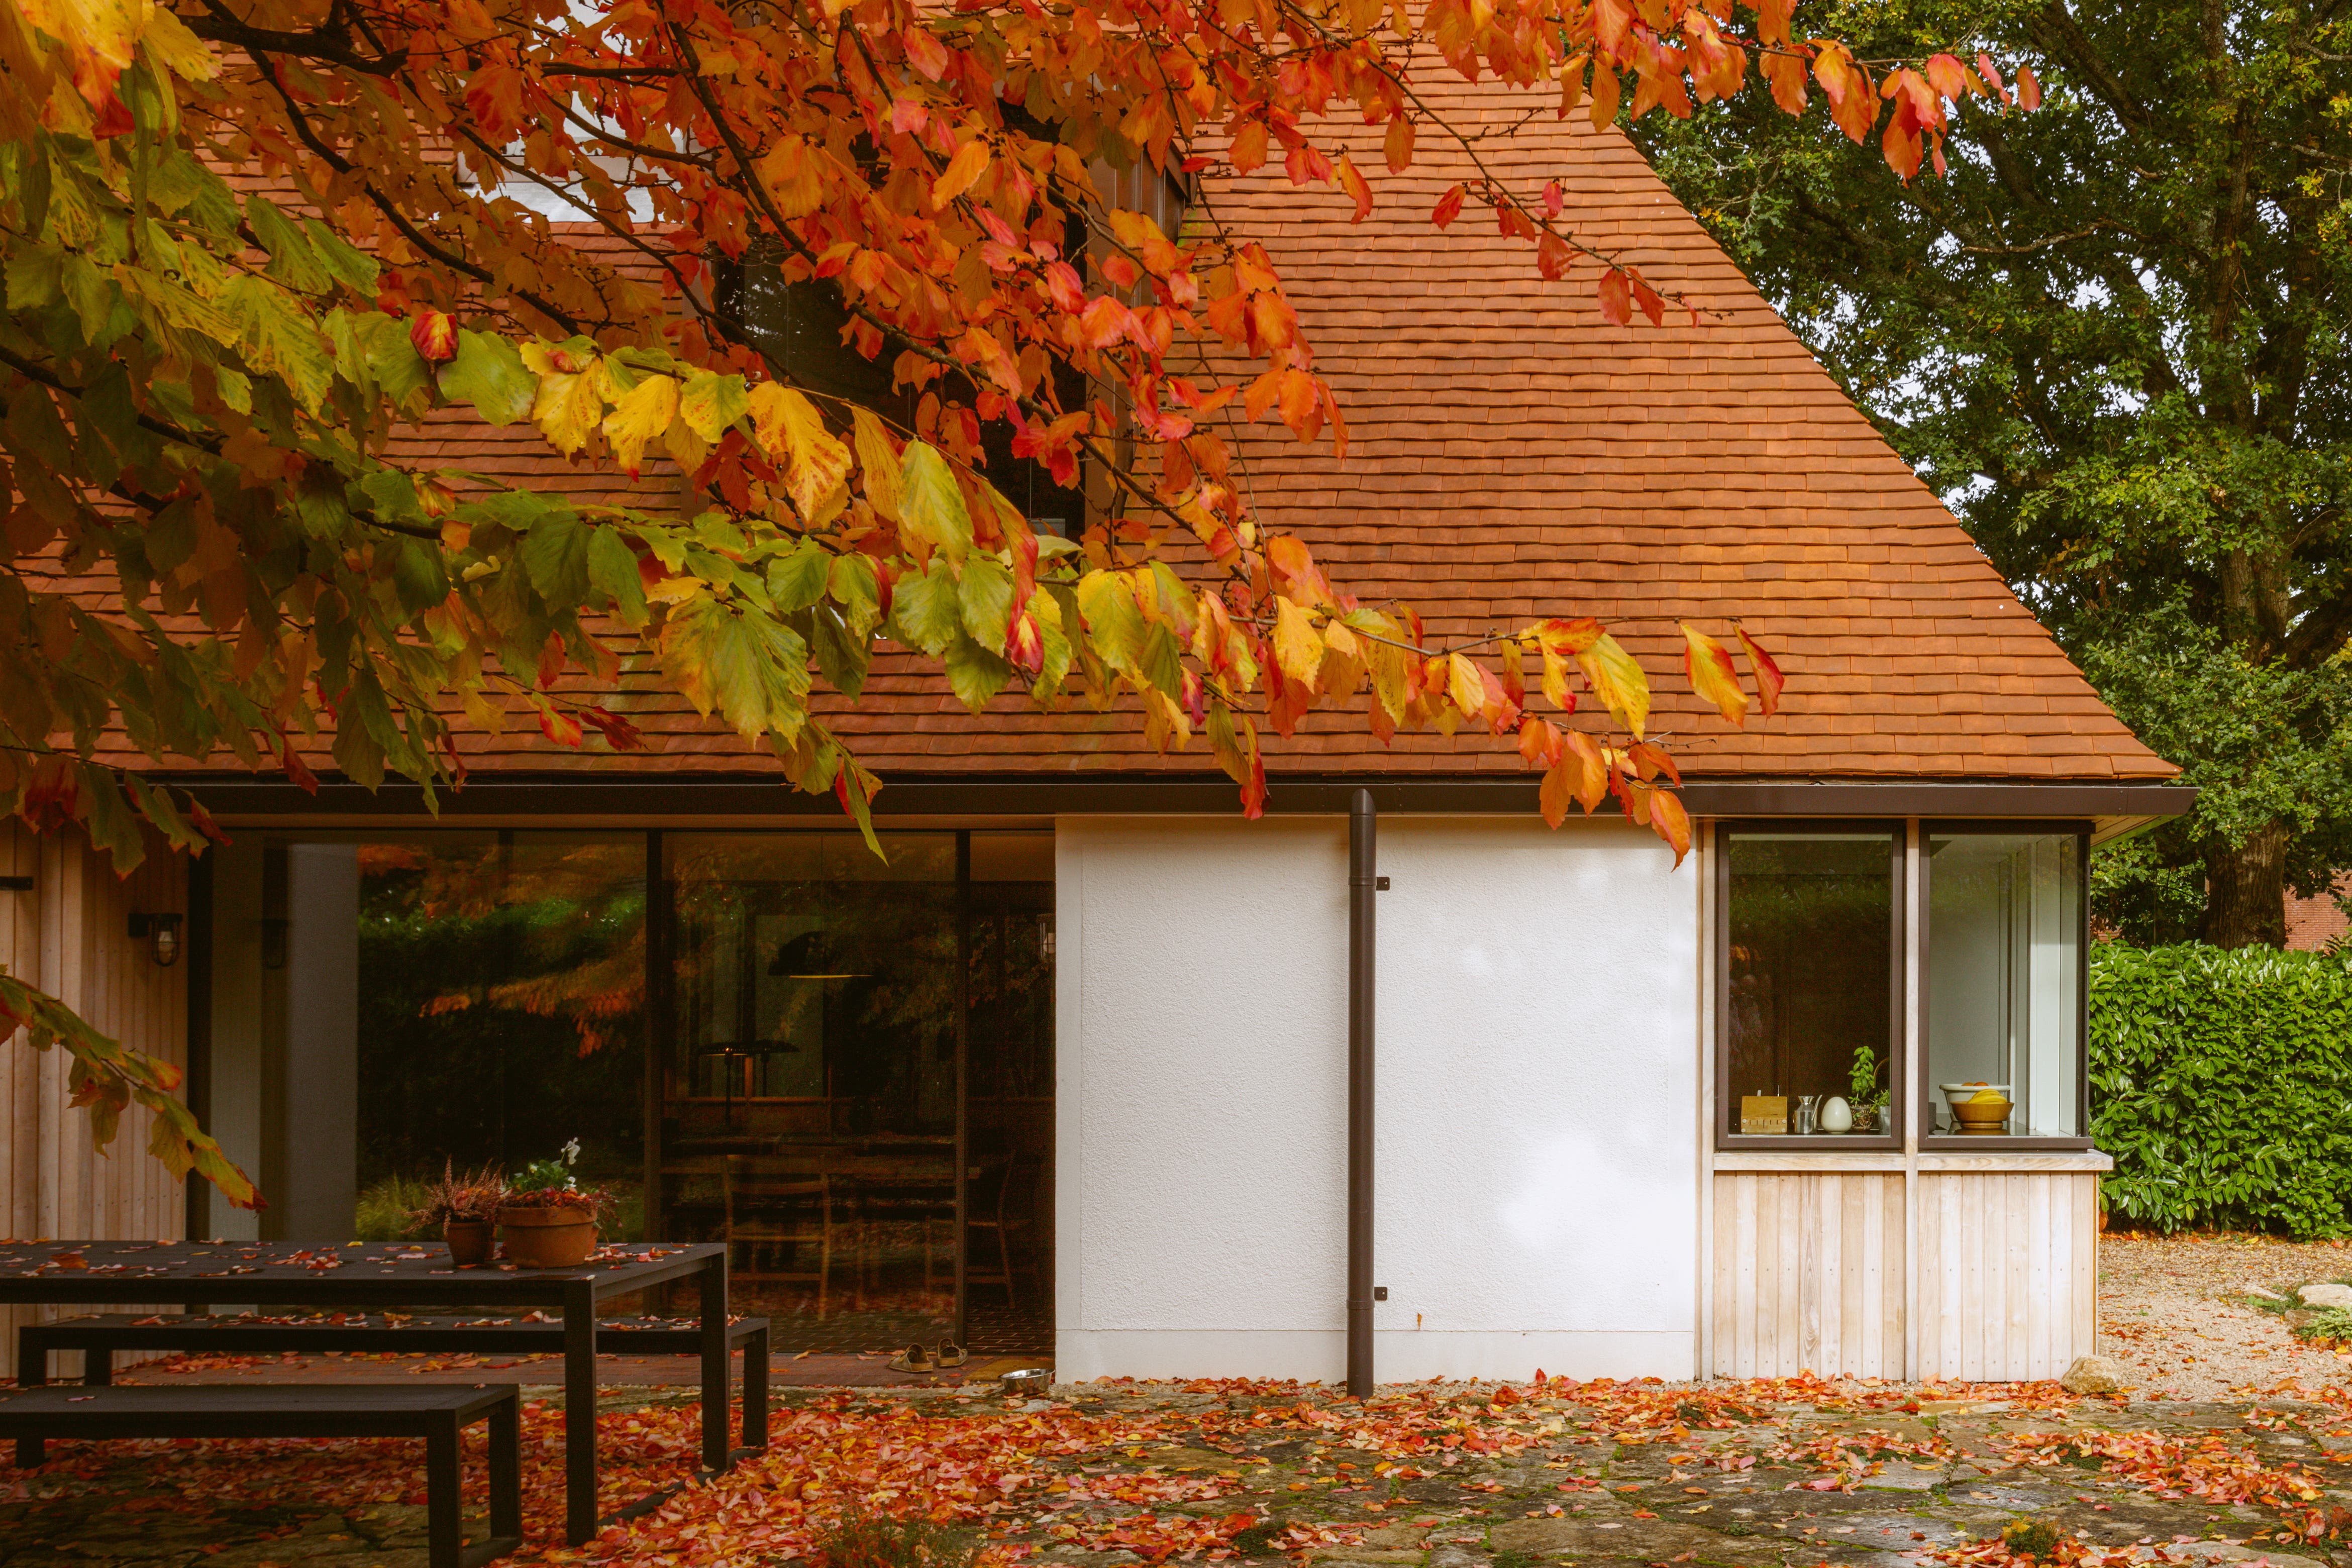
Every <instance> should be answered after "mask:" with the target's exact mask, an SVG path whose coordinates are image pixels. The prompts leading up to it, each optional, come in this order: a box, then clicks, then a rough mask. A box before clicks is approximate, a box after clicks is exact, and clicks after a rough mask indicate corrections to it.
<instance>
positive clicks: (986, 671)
mask: <svg viewBox="0 0 2352 1568" xmlns="http://www.w3.org/2000/svg"><path fill="white" fill-rule="evenodd" d="M947 671H948V686H949V688H950V690H952V691H953V692H954V693H955V695H956V696H957V698H958V699H959V700H960V701H961V702H962V704H963V706H966V707H968V708H970V709H971V711H972V712H974V713H978V712H980V710H981V709H982V708H984V707H986V706H988V703H989V699H990V698H991V697H993V696H994V695H996V694H997V693H999V692H1001V691H1003V689H1004V687H1005V685H1006V684H1007V683H1008V682H1010V681H1011V680H1012V679H1013V676H1014V675H1016V674H1020V672H1019V671H1018V670H1015V669H1014V668H1013V666H1012V665H1011V664H1007V663H1006V662H1005V661H1004V659H1003V657H1002V656H1001V655H998V654H995V653H990V652H989V651H988V650H987V649H985V648H983V647H982V646H981V645H980V644H979V643H975V642H973V641H972V640H971V638H970V637H968V636H965V635H963V634H962V633H961V632H959V633H958V634H957V636H956V640H955V641H954V642H953V643H950V645H949V647H948V653H947Z"/></svg>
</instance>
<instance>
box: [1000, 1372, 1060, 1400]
mask: <svg viewBox="0 0 2352 1568" xmlns="http://www.w3.org/2000/svg"><path fill="white" fill-rule="evenodd" d="M996 1381H997V1382H998V1383H1000V1384H1002V1385H1003V1387H1004V1392H1005V1395H1006V1396H1007V1397H1009V1398H1013V1399H1036V1398H1041V1397H1043V1396H1044V1395H1045V1390H1046V1389H1048V1388H1050V1387H1052V1386H1053V1385H1054V1369H1053V1368H1052V1367H1050V1366H1023V1367H1016V1368H1015V1369H1014V1370H1013V1371H1011V1372H1008V1373H1006V1374H1005V1375H1003V1376H1002V1377H1000V1378H998V1379H997V1380H996Z"/></svg>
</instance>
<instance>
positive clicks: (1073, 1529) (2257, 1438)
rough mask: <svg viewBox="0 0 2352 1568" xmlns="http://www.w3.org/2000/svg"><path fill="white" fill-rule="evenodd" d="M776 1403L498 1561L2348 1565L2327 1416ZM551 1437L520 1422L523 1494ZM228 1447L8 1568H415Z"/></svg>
mask: <svg viewBox="0 0 2352 1568" xmlns="http://www.w3.org/2000/svg"><path fill="white" fill-rule="evenodd" d="M780 1403H781V1405H782V1409H781V1410H780V1412H779V1417H778V1423H777V1434H778V1441H777V1443H776V1444H775V1446H774V1447H773V1448H771V1449H770V1450H769V1451H768V1453H767V1454H766V1455H764V1456H761V1457H760V1458H756V1459H753V1460H751V1461H747V1462H746V1463H745V1464H743V1465H741V1466H739V1467H738V1469H735V1470H734V1471H732V1472H730V1473H729V1474H728V1475H726V1476H723V1477H720V1478H719V1479H718V1480H717V1481H715V1482H714V1483H712V1484H710V1485H708V1486H697V1487H692V1488H688V1489H687V1490H683V1491H681V1492H679V1493H678V1494H677V1495H676V1496H674V1497H673V1498H671V1499H670V1500H668V1501H667V1503H665V1504H663V1505H662V1506H661V1507H660V1508H659V1509H657V1510H656V1511H654V1512H653V1513H651V1514H650V1515H648V1516H646V1517H644V1518H641V1519H638V1520H635V1521H631V1522H629V1523H626V1524H618V1523H616V1524H614V1525H613V1526H612V1527H610V1528H609V1529H608V1530H607V1531H605V1532H604V1535H603V1536H602V1537H601V1538H600V1539H599V1540H598V1541H597V1542H594V1543H593V1545H592V1546H590V1547H589V1548H587V1549H586V1550H585V1551H584V1552H582V1553H580V1554H578V1555H577V1556H576V1557H575V1556H574V1555H573V1554H572V1553H569V1552H565V1551H564V1550H563V1549H562V1547H561V1546H560V1545H559V1544H558V1543H557V1542H556V1541H555V1540H554V1538H553V1536H552V1535H551V1527H552V1522H553V1521H552V1520H551V1519H550V1518H548V1517H545V1516H546V1515H547V1514H548V1512H549V1510H548V1508H547V1507H546V1505H545V1503H544V1501H543V1500H541V1501H540V1502H538V1503H536V1504H534V1514H533V1519H532V1527H533V1530H534V1531H535V1533H534V1536H533V1538H532V1540H531V1541H530V1542H528V1543H527V1544H526V1547H525V1549H524V1551H523V1552H522V1554H521V1556H520V1558H519V1559H517V1561H524V1562H551V1561H586V1562H592V1563H625V1564H630V1565H633V1568H635V1565H638V1564H643V1565H645V1568H653V1565H654V1564H656V1563H725V1564H730V1565H731V1564H736V1563H743V1564H747V1565H749V1564H766V1563H779V1562H783V1561H789V1560H791V1559H793V1558H794V1557H801V1556H805V1555H806V1554H807V1548H808V1546H809V1543H810V1537H811V1531H812V1530H813V1528H814V1527H815V1526H816V1525H818V1524H821V1523H822V1521H824V1520H825V1519H827V1518H830V1517H833V1516H835V1514H837V1512H838V1511H839V1510H840V1509H841V1508H843V1507H845V1506H847V1505H849V1504H851V1503H853V1502H866V1503H868V1504H871V1503H873V1502H874V1501H875V1500H880V1501H881V1503H882V1506H885V1507H887V1509H889V1510H890V1511H896V1512H901V1513H925V1514H929V1516H931V1517H933V1518H936V1519H940V1520H954V1521H960V1522H961V1523H963V1524H964V1525H966V1526H967V1527H968V1528H970V1529H971V1530H972V1531H973V1532H974V1533H975V1534H977V1535H981V1536H984V1537H986V1538H988V1539H990V1540H991V1541H992V1542H993V1543H994V1544H995V1545H996V1546H997V1548H998V1549H999V1553H1000V1555H1001V1557H1002V1558H1003V1559H1004V1560H1013V1559H1023V1558H1025V1559H1028V1560H1030V1561H1035V1562H1045V1563H1067V1564H1071V1565H1072V1568H1097V1565H1099V1568H1116V1565H1120V1564H1130V1563H1138V1562H1139V1561H1140V1562H1154V1563H1157V1562H1163V1561H1171V1560H1175V1561H1184V1560H1201V1561H1206V1560H1223V1561H1230V1562H1240V1563H1267V1564H1276V1563H1282V1562H1283V1561H1285V1560H1288V1561H1291V1562H1300V1561H1306V1562H1312V1563H1318V1564H1322V1565H1326V1568H1341V1565H1346V1564H1360V1565H1363V1568H1568V1565H1569V1564H1571V1563H1572V1564H1575V1565H1577V1568H1657V1565H1661V1564H1679V1563H1698V1564H1703V1565H1707V1568H1812V1565H1815V1564H1830V1565H1832V1568H1913V1565H1917V1568H2022V1564H2021V1560H2019V1559H2016V1558H2013V1557H2011V1556H2010V1555H2008V1554H2006V1553H2005V1552H2003V1551H2002V1549H2000V1547H1999V1546H1998V1545H1997V1544H1993V1545H1988V1544H1987V1543H1988V1542H1995V1543H1997V1542H1998V1541H1999V1539H2000V1533H2001V1531H2003V1530H2004V1529H2005V1528H2007V1527H2009V1526H2011V1525H2013V1524H2015V1523H2017V1522H2019V1521H2027V1522H2031V1523H2036V1524H2041V1525H2045V1526H2047V1527H2048V1528H2049V1530H2050V1531H2052V1532H2053V1534H2052V1537H2051V1538H2050V1539H2051V1540H2053V1541H2055V1542H2057V1543H2058V1544H2057V1545H2056V1547H2055V1548H2054V1551H2053V1547H2052V1546H2051V1544H2050V1542H2048V1541H2045V1542H2042V1562H2043V1563H2052V1562H2053V1559H2054V1562H2055V1563H2058V1564H2063V1565H2065V1568H2126V1565H2133V1564H2151V1565H2153V1564H2159V1563H2172V1564H2182V1565H2191V1564H2214V1563H2239V1562H2247V1563H2252V1562H2257V1561H2260V1560H2263V1559H2268V1560H2269V1561H2270V1562H2271V1563H2273V1564H2275V1565H2277V1568H2315V1565H2316V1564H2321V1563H2326V1564H2343V1563H2347V1562H2352V1557H2347V1554H2346V1552H2345V1547H2344V1543H2343V1542H2342V1540H2341V1539H2340V1538H2339V1537H2340V1534H2341V1533H2342V1531H2344V1529H2345V1527H2346V1526H2347V1525H2352V1511H2348V1510H2352V1401H2347V1396H2345V1395H2343V1394H2342V1393H2333V1394H2323V1395H2321V1396H2316V1397H2311V1398H2305V1397H2296V1398H2272V1399H2268V1400H2265V1401H2263V1402H2262V1403H2261V1404H2258V1405H2257V1404H2250V1403H2229V1404H2185V1403H2166V1404H2158V1405H2133V1404H2125V1403H2122V1402H2118V1401H2110V1400H2075V1399H2072V1398H2069V1397H2067V1396H2064V1395H2063V1392H2061V1391H2059V1390H2057V1389H2055V1388H2054V1387H2053V1386H2052V1385H2011V1386H2005V1387H1978V1388H1973V1389H1969V1388H1941V1389H1936V1388H1928V1389H1922V1388H1902V1387H1895V1386H1892V1385H1825V1384H1821V1383H1817V1382H1811V1381H1810V1380H1808V1381H1794V1380H1791V1381H1784V1382H1779V1383H1769V1384H1768V1383H1714V1384H1707V1385H1684V1386H1679V1387H1677V1386H1672V1385H1661V1384H1647V1385H1624V1384H1606V1383H1602V1384H1585V1385H1577V1386H1573V1387H1567V1388H1563V1387H1561V1386H1560V1385H1559V1384H1557V1383H1555V1384H1554V1385H1549V1386H1548V1387H1544V1388H1541V1389H1537V1388H1534V1387H1531V1386H1530V1385H1514V1386H1511V1387H1509V1388H1507V1389H1501V1390H1498V1389H1497V1388H1496V1387H1495V1386H1494V1385H1484V1386H1469V1387H1458V1386H1457V1387H1435V1386H1430V1385H1415V1386H1412V1387H1408V1388H1403V1389H1398V1390H1390V1391H1384V1392H1383V1394H1382V1395H1381V1397H1380V1398H1379V1399H1377V1400H1376V1401H1374V1402H1373V1403H1372V1404H1370V1406H1360V1405H1357V1404H1355V1403H1353V1402H1350V1401H1348V1400H1345V1399H1344V1398H1342V1397H1340V1396H1339V1395H1338V1394H1337V1393H1336V1392H1335V1391H1334V1390H1332V1389H1329V1388H1328V1387H1318V1386H1313V1385H1309V1386H1304V1387H1302V1386H1300V1385H1266V1384H1194V1385H1185V1386H1142V1385H1131V1384H1129V1385H1076V1386H1072V1387H1065V1388H1062V1389H1059V1390H1056V1392H1055V1397H1054V1398H1053V1399H1050V1400H1041V1401H1033V1402H1030V1403H1028V1404H1026V1405H1023V1406H1011V1405H1008V1404H1007V1402H1006V1401H1004V1400H1003V1399H1002V1398H999V1397H993V1396H982V1395H980V1394H978V1393H976V1392H975V1391H973V1390H971V1389H962V1390H950V1389H914V1390H908V1389H867V1390H832V1391H822V1390H810V1389H797V1390H789V1391H785V1392H784V1393H783V1394H782V1396H781V1398H780ZM550 1410H551V1404H542V1405H541V1406H540V1407H539V1413H538V1414H536V1415H535V1416H531V1417H530V1418H529V1421H528V1422H527V1429H526V1436H527V1443H528V1446H529V1448H530V1452H532V1453H535V1454H537V1455H538V1456H540V1457H539V1458H534V1459H531V1460H530V1461H529V1462H530V1463H532V1464H537V1465H540V1466H541V1467H542V1468H544V1467H547V1466H548V1465H550V1464H551V1459H550V1458H548V1456H549V1455H551V1454H552V1453H553V1452H554V1451H555V1450H554V1448H553V1447H552V1444H553V1434H554V1432H555V1427H553V1426H552V1424H551V1423H552V1421H553V1416H551V1414H550V1413H549V1411H550ZM695 1417H696V1412H695V1411H694V1410H693V1408H692V1401H691V1399H690V1398H689V1397H688V1396H685V1395H684V1394H683V1393H682V1391H678V1390H675V1389H673V1390H669V1391H667V1392H664V1393H648V1392H646V1391H629V1390H618V1389H616V1390H613V1391H611V1392H610V1393H608V1394H607V1396H605V1399H604V1417H603V1418H604V1423H605V1427H606V1437H605V1442H606V1444H607V1446H608V1448H610V1449H611V1450H612V1460H611V1463H612V1465H613V1468H614V1471H615V1472H616V1473H615V1475H614V1479H613V1481H612V1485H611V1490H610V1491H609V1492H608V1495H614V1496H617V1495H620V1494H621V1493H623V1492H625V1490H627V1488H628V1487H629V1486H630V1485H632V1484H642V1482H641V1480H638V1479H633V1478H634V1477H635V1475H636V1474H637V1472H633V1471H631V1470H630V1467H631V1466H632V1465H633V1464H639V1463H640V1462H641V1460H642V1458H643V1456H645V1455H652V1456H655V1457H656V1458H659V1457H660V1456H662V1455H672V1456H674V1455H675V1454H676V1453H677V1452H679V1451H690V1443H689V1441H688V1439H689V1438H690V1434H691V1432H692V1430H693V1422H694V1420H695ZM633 1442H635V1444H636V1445H637V1448H635V1449H632V1448H631V1447H630V1445H631V1444H632V1443H633ZM230 1447H231V1446H227V1445H209V1446H195V1447H194V1448H190V1447H187V1446H183V1447H182V1448H169V1447H167V1446H164V1445H150V1446H147V1448H145V1449H144V1450H133V1449H131V1448H128V1447H127V1446H125V1445H60V1446H59V1448H60V1450H61V1451H60V1453H59V1456H58V1459H57V1460H56V1461H55V1462H53V1463H52V1464H51V1465H49V1466H48V1467H47V1468H45V1469H42V1470H39V1471H36V1472H32V1473H30V1474H28V1475H26V1476H25V1477H23V1478H22V1479H18V1480H17V1481H16V1483H15V1485H14V1487H13V1489H12V1490H0V1568H64V1565H65V1564H68V1563H69V1564H72V1565H74V1568H199V1565H200V1564H202V1565H209V1568H265V1565H266V1564H272V1563H275V1564H280V1565H282V1568H295V1565H296V1564H299V1565H301V1568H373V1565H379V1564H380V1565H382V1568H415V1564H418V1563H421V1561H422V1554H421V1552H420V1551H419V1550H418V1548H419V1546H420V1545H421V1518H420V1517H419V1516H421V1512H422V1511H421V1509H418V1508H416V1507H415V1506H414V1505H413V1504H412V1503H409V1502H404V1501H400V1500H384V1499H383V1497H381V1496H374V1497H361V1496H360V1495H359V1494H360V1493H361V1492H362V1490H363V1489H362V1487H360V1485H359V1484H358V1483H357V1482H356V1481H354V1480H352V1479H351V1476H352V1466H351V1464H350V1463H349V1462H348V1461H347V1460H346V1461H336V1462H323V1461H321V1460H320V1459H319V1458H314V1457H312V1456H311V1455H309V1454H306V1453H304V1452H301V1451H299V1450H295V1449H292V1448H289V1446H287V1445H275V1446H266V1447H265V1446H252V1448H251V1451H249V1452H247V1453H245V1454H242V1455H240V1454H237V1453H234V1452H229V1451H227V1450H228V1448H230ZM345 1447H346V1448H349V1446H345ZM200 1450H201V1451H200ZM383 1462H386V1463H390V1462H392V1461H391V1460H389V1459H387V1460H385V1461H383ZM0 1485H5V1482H0ZM2200 1494H2201V1495H2200ZM2310 1531H2316V1532H2317V1533H2316V1534H2315V1535H2313V1534H2311V1533H2309V1532H2310ZM2331 1531H2335V1532H2336V1533H2335V1534H2331V1533H2330V1532H2331ZM2281 1535H2284V1537H2286V1538H2285V1539H2279V1538H2278V1537H2280V1536H2281Z"/></svg>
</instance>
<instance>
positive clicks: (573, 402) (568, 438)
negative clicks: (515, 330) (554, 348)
mask: <svg viewBox="0 0 2352 1568" xmlns="http://www.w3.org/2000/svg"><path fill="white" fill-rule="evenodd" d="M522 358H523V363H524V364H526V365H528V366H529V367H530V369H531V370H532V371H535V372H537V374H538V376H539V395H538V396H537V397H535V398H533V399H532V400H531V405H530V418H531V423H534V424H536V425H538V426H539V431H540V434H542V435H544V436H546V437H547V440H548V444H550V445H551V446H553V447H554V448H555V449H556V450H557V451H558V452H561V453H562V454H563V455H565V456H567V457H569V456H570V455H572V454H573V453H575V452H577V451H579V450H580V449H581V448H582V447H583V446H585V445H586V444H588V435H589V433H590V432H591V431H593V430H594V429H595V428H596V427H597V426H598V425H599V424H601V423H603V422H604V389H605V387H606V386H607V385H608V384H609V383H608V381H607V378H606V376H605V374H604V361H602V360H591V361H589V362H588V365H587V368H586V369H584V370H582V371H578V372H576V373H574V372H571V371H562V370H559V369H557V368H556V364H555V361H554V359H553V358H552V356H551V355H550V354H549V352H548V351H547V350H545V349H543V348H541V347H540V345H538V344H536V343H526V344H524V345H523V348H522Z"/></svg>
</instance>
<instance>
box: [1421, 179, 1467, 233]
mask: <svg viewBox="0 0 2352 1568" xmlns="http://www.w3.org/2000/svg"><path fill="white" fill-rule="evenodd" d="M1466 194H1467V193H1466V192H1465V191H1464V190H1463V188H1462V187H1461V186H1459V185H1455V186H1454V187H1452V188H1451V189H1449V190H1448V191H1447V192H1446V193H1445V194H1444V195H1442V196H1440V197H1438V198H1437V208H1436V210H1435V211H1434V212H1433V213H1431V214H1429V221H1430V222H1432V223H1433V224H1435V225H1437V226H1438V227H1439V228H1444V227H1445V225H1448V224H1450V223H1452V222H1453V221H1454V219H1455V218H1458V217H1460V216H1461V215H1462V202H1463V198H1464V197H1465V195H1466Z"/></svg>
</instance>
